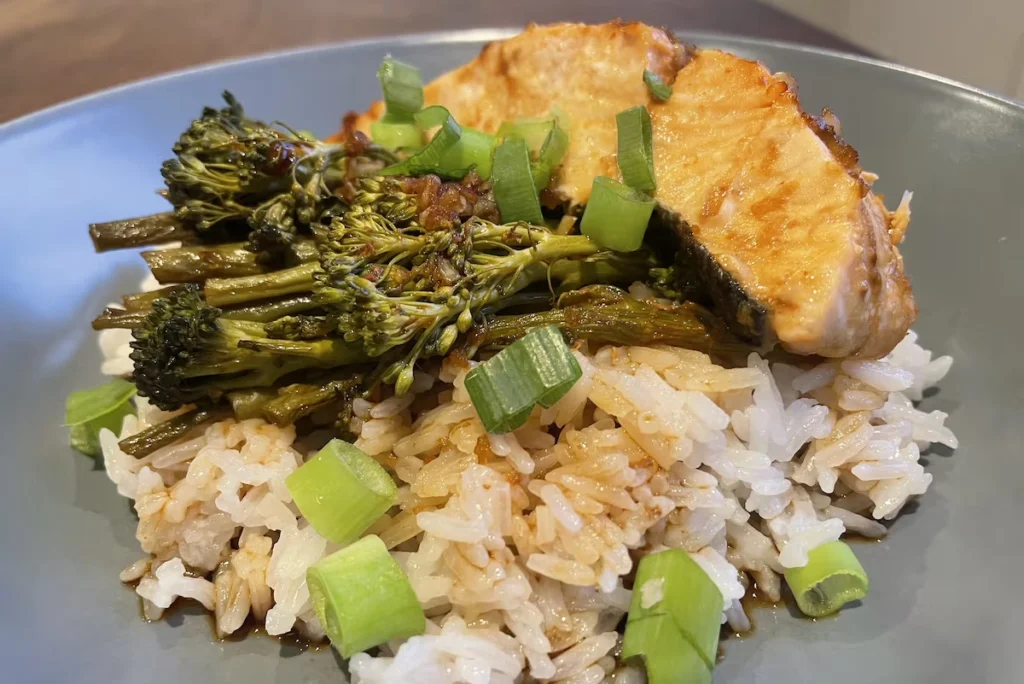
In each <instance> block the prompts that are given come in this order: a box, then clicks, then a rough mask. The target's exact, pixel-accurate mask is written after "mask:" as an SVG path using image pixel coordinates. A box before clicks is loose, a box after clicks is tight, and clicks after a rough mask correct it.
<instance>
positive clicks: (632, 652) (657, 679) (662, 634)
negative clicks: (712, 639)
mask: <svg viewBox="0 0 1024 684" xmlns="http://www.w3.org/2000/svg"><path fill="white" fill-rule="evenodd" d="M634 586H636V585H634ZM635 593H636V592H634V595H635ZM630 658H642V659H643V661H644V669H645V670H647V682H648V684H676V683H677V682H683V683H685V684H710V683H711V668H709V667H708V664H707V663H706V662H705V661H704V659H703V658H702V657H701V656H700V654H699V653H697V650H696V649H695V648H694V647H693V644H691V643H690V642H689V641H687V640H686V638H685V637H684V636H683V635H682V634H681V633H680V631H679V628H678V627H676V623H675V621H674V620H673V619H672V617H671V616H669V615H652V616H650V617H646V618H643V619H641V620H632V621H629V622H628V623H627V624H626V634H625V636H624V637H623V639H622V659H623V660H628V659H630Z"/></svg>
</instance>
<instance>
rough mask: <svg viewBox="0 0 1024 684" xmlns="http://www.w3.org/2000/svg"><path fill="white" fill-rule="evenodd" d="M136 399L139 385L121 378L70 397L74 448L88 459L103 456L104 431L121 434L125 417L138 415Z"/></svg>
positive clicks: (68, 409) (68, 416)
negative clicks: (101, 454) (101, 441)
mask: <svg viewBox="0 0 1024 684" xmlns="http://www.w3.org/2000/svg"><path fill="white" fill-rule="evenodd" d="M134 396H135V385H133V384H132V383H130V382H128V381H127V380H122V379H120V378H116V379H114V380H111V381H110V382H107V383H105V384H103V385H100V386H99V387H93V388H92V389H87V390H81V391H79V392H72V393H71V394H69V395H68V399H67V403H66V404H65V409H64V424H65V425H67V426H68V427H69V428H71V446H72V447H73V448H74V449H76V450H78V451H80V452H82V453H83V454H85V455H86V456H91V457H93V458H95V457H97V456H99V455H100V453H101V450H100V430H102V429H103V428H107V429H108V430H110V431H111V432H113V433H114V434H115V435H116V434H119V433H120V432H121V423H122V422H123V421H124V417H125V416H127V415H128V414H134V413H135V407H134V406H132V401H131V399H132V397H134Z"/></svg>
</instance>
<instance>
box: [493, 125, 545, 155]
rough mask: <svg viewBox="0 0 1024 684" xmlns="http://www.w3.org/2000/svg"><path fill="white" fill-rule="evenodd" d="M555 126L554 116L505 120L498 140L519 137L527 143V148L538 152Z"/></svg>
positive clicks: (499, 131)
mask: <svg viewBox="0 0 1024 684" xmlns="http://www.w3.org/2000/svg"><path fill="white" fill-rule="evenodd" d="M554 126H555V119H554V117H543V118H537V119H528V118H523V119H516V120H515V121H505V122H504V123H502V124H501V126H500V127H499V128H498V134H497V136H496V137H497V138H498V142H505V141H506V140H508V139H510V138H519V139H520V140H522V141H523V142H525V143H526V146H527V148H529V149H530V150H532V151H534V152H536V151H538V150H540V148H541V146H542V145H543V144H544V141H545V140H547V138H548V135H550V133H551V129H552V128H553V127H554Z"/></svg>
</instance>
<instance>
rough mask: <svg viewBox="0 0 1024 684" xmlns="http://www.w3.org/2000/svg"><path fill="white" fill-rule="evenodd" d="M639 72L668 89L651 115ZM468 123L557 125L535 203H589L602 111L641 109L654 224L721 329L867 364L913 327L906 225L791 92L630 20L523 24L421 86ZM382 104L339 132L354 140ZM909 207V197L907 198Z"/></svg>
mask: <svg viewBox="0 0 1024 684" xmlns="http://www.w3.org/2000/svg"><path fill="white" fill-rule="evenodd" d="M644 69H649V70H650V71H652V72H654V73H655V74H657V75H658V76H659V77H660V78H661V79H662V80H663V81H664V82H665V83H666V84H668V85H671V86H672V96H671V98H670V99H669V100H668V101H667V102H659V101H657V100H656V99H654V98H653V97H652V96H651V94H650V92H649V91H648V89H647V87H646V85H645V83H644V81H643V79H642V74H643V71H644ZM424 95H425V100H426V104H428V105H431V104H441V105H444V106H445V107H447V108H448V109H449V110H450V111H451V113H452V114H453V115H454V116H455V118H456V120H457V121H459V122H460V123H461V124H463V125H465V126H470V127H473V128H478V129H481V130H484V131H487V132H490V133H493V132H495V131H496V130H497V129H498V127H499V126H500V125H501V123H502V122H503V121H507V120H512V119H516V118H518V117H537V116H545V115H549V114H550V113H551V112H553V111H554V112H558V113H559V114H560V115H564V117H565V119H566V120H567V121H568V126H569V134H570V143H569V148H568V151H567V152H566V155H565V158H564V160H563V163H562V166H561V168H560V169H559V170H558V172H557V174H556V176H555V177H554V178H553V180H552V183H551V185H550V187H549V189H548V190H547V191H546V199H547V200H548V203H550V201H552V200H556V201H557V202H560V203H562V204H564V205H565V206H566V207H567V208H568V209H570V210H572V209H573V208H575V207H579V206H581V205H584V204H586V202H587V199H588V197H589V194H590V187H591V183H592V182H593V179H594V177H595V176H599V175H603V176H611V177H613V178H619V177H620V176H619V171H618V167H617V163H616V128H615V114H616V113H617V112H620V111H622V110H623V109H627V108H628V107H632V106H634V105H638V104H643V105H646V106H647V107H648V109H649V111H650V114H651V119H652V123H653V132H654V151H655V170H656V175H657V181H658V189H657V192H656V193H655V199H656V200H657V201H658V208H657V211H656V220H657V222H659V223H660V224H661V225H663V226H669V227H671V228H672V229H673V232H674V233H675V234H676V235H677V236H678V238H679V244H680V247H681V249H680V259H681V260H682V262H683V264H684V265H685V266H686V267H687V268H688V269H690V270H691V271H693V272H695V273H696V274H697V276H698V278H697V279H698V281H699V283H700V287H701V289H702V295H703V296H704V298H706V299H707V300H709V301H710V302H711V303H712V304H713V306H714V308H715V310H716V311H717V313H718V314H719V315H721V316H722V317H723V318H724V319H725V320H726V322H727V323H728V324H729V326H730V327H731V328H732V329H733V331H734V332H736V333H738V334H740V335H741V336H743V337H744V338H746V339H748V340H751V341H754V342H756V343H760V344H763V345H771V344H775V343H780V344H781V345H782V346H783V347H784V348H785V349H787V350H789V351H791V352H795V353H798V354H816V355H820V356H826V357H850V356H852V357H862V358H870V357H879V356H883V355H885V354H886V353H888V352H889V351H890V350H891V349H892V348H893V347H894V346H895V345H896V344H897V343H898V342H899V341H900V340H901V339H903V337H904V335H905V334H906V332H907V330H908V329H909V327H910V325H911V323H912V322H913V320H914V318H915V317H916V315H917V307H916V304H915V302H914V298H913V294H912V293H911V289H910V283H909V281H908V279H907V277H906V275H905V274H904V271H903V259H902V257H901V255H900V253H899V250H898V249H897V248H896V244H897V243H899V242H900V241H901V240H902V238H903V234H904V232H905V230H906V227H907V223H908V221H909V207H908V204H907V201H904V202H902V203H901V204H900V207H899V208H898V209H897V210H896V211H893V212H890V211H888V210H887V209H886V208H885V205H884V204H883V203H882V200H881V198H880V197H878V196H877V195H875V194H874V193H872V192H871V184H872V183H873V182H874V180H875V178H876V177H875V176H874V175H873V174H870V173H868V172H865V171H863V170H862V169H861V167H860V166H859V164H858V158H857V153H856V151H855V150H854V149H853V148H852V147H850V146H849V145H847V144H846V143H845V142H843V140H842V139H841V138H840V137H839V135H838V120H836V119H835V117H834V116H833V115H832V114H831V113H830V112H827V111H826V112H825V113H824V114H823V117H822V118H818V117H812V116H809V115H807V114H806V113H804V112H803V110H802V109H801V107H800V102H799V100H798V98H797V93H796V88H795V85H794V84H793V82H792V79H791V78H790V77H788V76H787V75H785V74H773V73H771V72H770V71H769V70H768V69H767V68H765V66H764V65H762V64H760V63H758V62H754V61H750V60H746V59H741V58H740V57H737V56H735V55H732V54H729V53H726V52H722V51H719V50H702V49H696V48H692V47H689V46H686V45H684V44H683V43H680V42H679V41H677V40H676V39H675V38H674V37H673V36H672V35H671V34H670V33H668V32H666V31H663V30H661V29H657V28H653V27H650V26H646V25H644V24H639V23H622V22H612V23H608V24H602V25H597V26H588V25H581V24H555V25H550V26H535V25H531V26H529V27H528V28H527V29H526V30H525V31H524V32H523V33H521V34H519V35H517V36H515V37H512V38H509V39H507V40H503V41H499V42H494V43H490V44H489V45H487V46H486V47H485V48H484V49H483V51H482V52H481V53H480V55H479V56H478V57H477V58H476V59H474V60H473V61H471V62H469V63H468V64H466V65H464V66H462V67H460V68H458V69H456V70H454V71H451V72H449V73H447V74H445V75H443V76H441V77H439V78H438V79H436V80H435V81H433V82H432V83H430V84H429V85H427V86H426V88H425V92H424ZM383 111H384V110H383V103H380V102H378V103H375V104H374V105H373V106H372V107H371V108H370V110H369V111H367V112H366V113H365V114H362V115H359V116H353V117H350V118H349V119H348V120H347V121H346V129H347V130H348V131H351V130H352V129H353V128H354V129H357V130H361V131H364V132H367V131H368V130H369V125H370V123H371V122H372V121H373V120H375V119H377V118H379V117H380V116H382V115H383ZM905 197H906V198H909V195H908V196H905Z"/></svg>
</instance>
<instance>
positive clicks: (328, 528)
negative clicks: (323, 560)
mask: <svg viewBox="0 0 1024 684" xmlns="http://www.w3.org/2000/svg"><path fill="white" fill-rule="evenodd" d="M284 482H285V486H286V487H288V491H289V492H290V493H291V495H292V499H294V500H295V505H296V506H298V507H299V511H300V512H301V513H302V515H303V516H305V518H306V520H308V521H309V524H310V525H312V526H313V529H314V530H316V531H317V533H318V534H319V535H320V536H322V537H325V538H327V539H330V540H331V541H332V542H335V543H336V544H347V543H348V542H350V541H352V540H353V539H356V538H358V537H359V535H361V534H362V533H363V532H365V531H366V529H367V528H368V527H369V526H370V525H372V524H373V523H374V522H376V521H377V519H378V518H380V516H382V515H384V513H385V512H387V510H388V509H389V508H391V506H393V505H394V503H395V497H396V495H397V492H398V488H397V487H396V486H395V482H394V480H392V479H391V476H390V475H388V473H387V471H386V470H384V468H382V467H381V466H380V464H379V463H377V461H375V460H374V459H372V458H370V457H369V456H367V455H366V454H364V453H363V452H362V451H360V450H359V449H357V448H356V447H354V446H352V445H351V444H348V443H346V442H343V441H341V440H340V439H332V440H331V441H330V442H328V443H327V446H325V447H324V448H323V449H321V450H320V451H319V453H317V455H316V456H314V457H313V458H311V459H309V460H308V461H306V462H305V463H303V464H302V465H301V466H300V467H299V468H298V469H297V470H295V472H293V473H292V474H291V475H289V476H288V477H287V479H285V481H284Z"/></svg>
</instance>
